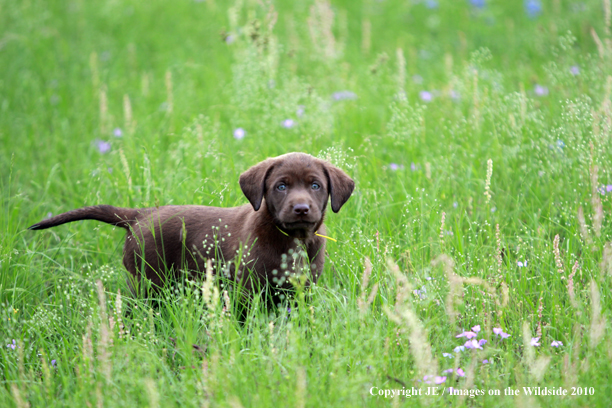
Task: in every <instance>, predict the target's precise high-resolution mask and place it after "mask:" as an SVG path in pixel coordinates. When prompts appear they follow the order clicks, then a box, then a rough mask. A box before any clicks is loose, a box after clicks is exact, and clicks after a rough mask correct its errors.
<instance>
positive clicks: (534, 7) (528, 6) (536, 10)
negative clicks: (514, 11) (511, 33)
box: [525, 0, 542, 18]
mask: <svg viewBox="0 0 612 408" xmlns="http://www.w3.org/2000/svg"><path fill="white" fill-rule="evenodd" d="M525 12H527V16H529V18H536V17H537V16H539V15H540V14H542V3H541V2H540V1H539V0H525Z"/></svg>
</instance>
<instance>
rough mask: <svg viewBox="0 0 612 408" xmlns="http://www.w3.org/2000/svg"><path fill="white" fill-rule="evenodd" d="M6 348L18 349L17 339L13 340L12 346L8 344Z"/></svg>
mask: <svg viewBox="0 0 612 408" xmlns="http://www.w3.org/2000/svg"><path fill="white" fill-rule="evenodd" d="M6 347H8V348H10V349H13V350H15V348H17V343H15V339H13V343H12V344H7V345H6Z"/></svg>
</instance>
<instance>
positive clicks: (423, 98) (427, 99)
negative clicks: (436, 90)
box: [419, 91, 433, 102]
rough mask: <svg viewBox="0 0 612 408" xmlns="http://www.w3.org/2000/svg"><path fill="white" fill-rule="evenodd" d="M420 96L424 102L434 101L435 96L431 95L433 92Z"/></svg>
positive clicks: (425, 92) (426, 92)
mask: <svg viewBox="0 0 612 408" xmlns="http://www.w3.org/2000/svg"><path fill="white" fill-rule="evenodd" d="M419 96H420V97H421V100H422V101H423V102H431V100H432V99H433V95H432V94H431V92H428V91H421V92H419Z"/></svg>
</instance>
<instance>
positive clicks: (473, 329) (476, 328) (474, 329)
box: [468, 324, 480, 338]
mask: <svg viewBox="0 0 612 408" xmlns="http://www.w3.org/2000/svg"><path fill="white" fill-rule="evenodd" d="M472 331H473V332H474V333H478V332H479V331H480V325H479V324H477V325H476V326H474V327H472ZM468 338H469V337H468Z"/></svg>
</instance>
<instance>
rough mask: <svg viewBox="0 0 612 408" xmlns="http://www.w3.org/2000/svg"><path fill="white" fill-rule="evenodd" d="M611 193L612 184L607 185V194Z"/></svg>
mask: <svg viewBox="0 0 612 408" xmlns="http://www.w3.org/2000/svg"><path fill="white" fill-rule="evenodd" d="M610 191H612V184H608V185H606V193H609V192H610Z"/></svg>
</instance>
